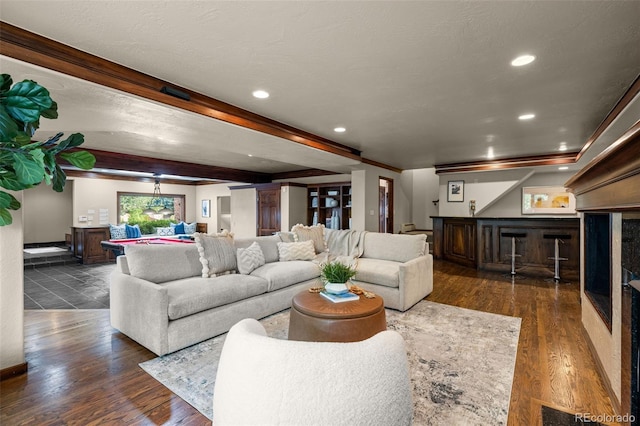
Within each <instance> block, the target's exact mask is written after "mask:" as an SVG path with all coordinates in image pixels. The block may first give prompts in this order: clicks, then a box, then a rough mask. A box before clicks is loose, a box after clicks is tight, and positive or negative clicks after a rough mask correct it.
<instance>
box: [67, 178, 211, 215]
mask: <svg viewBox="0 0 640 426" xmlns="http://www.w3.org/2000/svg"><path fill="white" fill-rule="evenodd" d="M160 190H161V192H162V194H163V195H169V194H184V196H185V219H184V220H185V222H189V223H191V222H195V221H196V214H197V213H196V211H197V210H196V205H197V209H199V208H200V204H199V203H200V202H199V201H196V187H195V186H194V185H174V184H164V183H162V182H160ZM118 192H139V193H146V194H152V193H153V183H150V182H149V183H144V182H132V181H124V180H111V179H89V178H73V226H99V225H100V221H99V212H100V209H108V210H109V223H119V219H118V218H117V217H116V216H117V215H118V195H117V193H118ZM91 210H93V213H89V212H90V211H91ZM198 211H199V210H198ZM89 215H92V216H93V220H92V221H89V222H79V221H78V216H89Z"/></svg>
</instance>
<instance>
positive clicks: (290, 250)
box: [278, 240, 316, 262]
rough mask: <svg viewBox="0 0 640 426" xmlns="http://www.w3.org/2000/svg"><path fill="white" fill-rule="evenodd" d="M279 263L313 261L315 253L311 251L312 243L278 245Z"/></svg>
mask: <svg viewBox="0 0 640 426" xmlns="http://www.w3.org/2000/svg"><path fill="white" fill-rule="evenodd" d="M278 254H279V255H280V262H286V261H289V260H313V258H314V257H315V256H316V252H315V250H314V249H313V241H311V240H307V241H302V242H299V243H278Z"/></svg>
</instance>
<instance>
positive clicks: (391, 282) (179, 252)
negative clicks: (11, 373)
mask: <svg viewBox="0 0 640 426" xmlns="http://www.w3.org/2000/svg"><path fill="white" fill-rule="evenodd" d="M333 232H334V234H333V235H334V237H335V236H336V235H341V234H335V233H336V232H338V233H340V232H345V233H346V232H352V231H333ZM232 241H233V243H232V244H233V249H234V250H236V249H238V248H247V247H249V246H250V245H251V244H252V243H253V242H257V243H258V245H259V247H260V249H261V251H262V254H263V257H264V261H265V263H264V264H263V265H262V266H259V267H258V268H256V269H255V270H253V271H251V272H250V273H249V274H240V273H238V272H237V269H238V268H237V265H229V262H228V261H227V262H226V265H227V266H225V267H224V268H223V269H227V270H225V271H222V272H218V275H217V276H214V277H207V278H204V277H203V264H202V263H201V261H200V254H201V253H200V254H199V252H198V248H197V247H196V245H195V244H180V245H131V246H127V247H126V249H125V255H124V256H119V257H118V258H117V263H116V268H115V270H114V272H113V273H112V275H111V294H110V300H111V306H110V307H111V325H112V326H113V327H114V328H116V329H118V330H120V331H121V332H122V333H124V334H126V335H127V336H129V337H130V338H132V339H133V340H135V341H137V342H138V343H140V344H141V345H143V346H145V347H146V348H148V349H149V350H151V351H153V352H154V353H156V354H158V355H164V354H167V353H170V352H174V351H177V350H179V349H182V348H184V347H187V346H190V345H193V344H195V343H198V342H201V341H203V340H206V339H209V338H211V337H214V336H217V335H219V334H222V333H225V332H227V331H228V330H229V329H230V328H231V326H233V325H234V324H235V323H237V322H238V321H240V320H241V319H244V318H255V319H260V318H263V317H266V316H268V315H271V314H274V313H276V312H279V311H282V310H284V309H287V308H289V307H290V306H291V299H292V298H293V296H294V295H295V294H296V293H298V292H300V291H303V290H306V289H307V288H309V287H312V286H318V285H320V281H319V268H318V261H319V260H325V261H326V260H327V257H328V255H330V253H329V254H328V253H320V254H319V255H318V256H317V258H316V259H314V261H309V260H290V261H280V253H279V251H278V243H283V241H282V237H280V236H277V235H274V236H268V237H255V238H247V239H235V240H232ZM345 241H346V240H345ZM349 245H350V249H353V250H355V251H356V252H357V254H356V255H357V256H358V257H359V258H358V259H357V267H356V270H357V275H356V277H355V280H354V283H355V284H357V285H359V286H361V287H363V288H364V289H366V290H369V291H372V292H374V293H376V294H379V295H380V296H381V297H382V298H383V299H384V301H385V306H386V307H389V308H392V309H397V310H401V311H404V310H406V309H409V308H410V307H411V306H413V305H414V304H415V303H417V302H418V301H420V300H421V299H422V298H424V297H425V296H427V295H428V294H429V293H431V291H432V289H433V260H432V257H431V255H430V254H429V253H428V247H427V244H426V243H425V239H424V235H397V234H396V235H394V234H379V233H373V232H364V233H361V234H358V237H357V241H356V242H355V243H354V242H353V241H351V243H350V244H349ZM330 247H331V246H330ZM342 254H343V253H342ZM209 262H210V263H212V261H209ZM221 262H222V260H221ZM217 266H220V265H217ZM209 267H211V268H212V269H215V267H216V265H212V264H209ZM218 269H219V268H218Z"/></svg>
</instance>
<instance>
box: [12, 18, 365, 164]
mask: <svg viewBox="0 0 640 426" xmlns="http://www.w3.org/2000/svg"><path fill="white" fill-rule="evenodd" d="M0 51H1V52H2V54H3V55H5V56H8V57H11V58H14V59H18V60H20V61H23V62H27V63H30V64H34V65H38V66H41V67H44V68H48V69H50V70H53V71H57V72H60V73H63V74H66V75H70V76H73V77H77V78H80V79H82V80H86V81H91V82H93V83H97V84H100V85H102V86H105V87H110V88H112V89H117V90H120V91H123V92H126V93H130V94H132V95H136V96H140V97H142V98H145V99H150V100H152V101H156V102H159V103H161V104H165V105H169V106H172V107H176V108H180V109H183V110H186V111H191V112H194V113H196V114H200V115H203V116H207V117H210V118H214V119H216V120H220V121H224V122H227V123H231V124H234V125H237V126H241V127H244V128H247V129H251V130H255V131H258V132H261V133H265V134H269V135H272V136H276V137H279V138H282V139H286V140H289V141H291V142H295V143H298V144H301V145H305V146H308V147H311V148H316V149H319V150H321V151H325V152H329V153H332V154H337V155H340V156H343V157H347V158H351V159H355V160H360V159H361V157H360V151H359V150H357V149H355V148H351V147H349V146H346V145H342V144H339V143H337V142H334V141H332V140H329V139H326V138H323V137H320V136H317V135H314V134H311V133H309V132H305V131H303V130H300V129H296V128H294V127H292V126H289V125H287V124H284V123H280V122H278V121H275V120H272V119H270V118H267V117H263V116H261V115H258V114H255V113H253V112H251V111H247V110H244V109H242V108H238V107H236V106H234V105H230V104H228V103H225V102H222V101H220V100H217V99H214V98H211V97H209V96H205V95H202V94H200V93H197V92H194V91H191V90H189V89H186V88H184V87H180V86H177V85H175V84H172V83H170V82H167V81H164V80H161V79H158V78H155V77H153V76H150V75H148V74H144V73H141V72H139V71H136V70H133V69H131V68H127V67H125V66H122V65H119V64H116V63H114V62H111V61H109V60H106V59H103V58H100V57H98V56H95V55H92V54H90V53H87V52H83V51H81V50H78V49H75V48H73V47H71V46H68V45H65V44H62V43H59V42H57V41H55V40H51V39H48V38H46V37H43V36H40V35H38V34H34V33H32V32H30V31H27V30H24V29H22V28H19V27H16V26H13V25H11V24H8V23H6V22H2V21H0ZM163 87H169V88H171V89H176V90H178V91H180V92H183V93H186V94H188V95H189V97H190V100H185V99H180V98H177V97H174V96H171V95H169V94H166V93H163V92H161V90H162V89H163Z"/></svg>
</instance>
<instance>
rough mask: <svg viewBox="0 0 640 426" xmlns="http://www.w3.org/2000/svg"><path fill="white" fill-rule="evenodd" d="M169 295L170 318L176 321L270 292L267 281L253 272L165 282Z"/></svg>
mask: <svg viewBox="0 0 640 426" xmlns="http://www.w3.org/2000/svg"><path fill="white" fill-rule="evenodd" d="M164 287H166V288H167V294H168V296H169V312H168V315H169V319H171V320H176V319H179V318H183V317H186V316H189V315H193V314H196V313H198V312H202V311H206V310H207V309H212V308H216V307H218V306H223V305H228V304H229V303H233V302H237V301H239V300H244V299H247V298H249V297H253V296H257V295H259V294H262V293H264V292H266V290H267V282H266V281H265V280H263V279H261V278H258V277H252V276H250V275H240V274H230V275H222V276H219V277H215V278H202V277H195V278H186V279H182V280H177V281H173V282H170V283H166V284H164Z"/></svg>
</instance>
